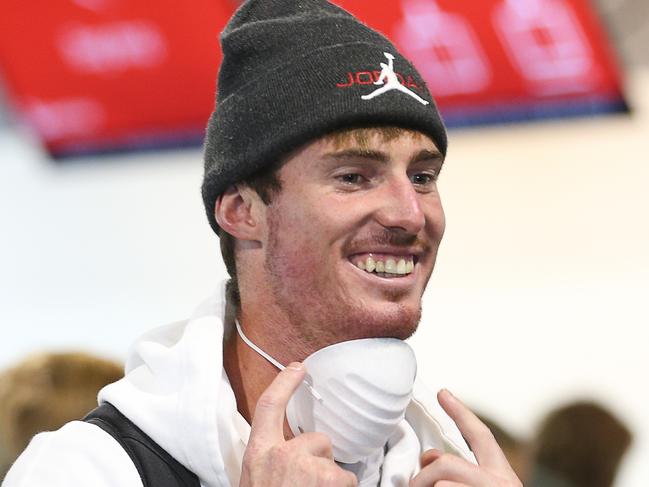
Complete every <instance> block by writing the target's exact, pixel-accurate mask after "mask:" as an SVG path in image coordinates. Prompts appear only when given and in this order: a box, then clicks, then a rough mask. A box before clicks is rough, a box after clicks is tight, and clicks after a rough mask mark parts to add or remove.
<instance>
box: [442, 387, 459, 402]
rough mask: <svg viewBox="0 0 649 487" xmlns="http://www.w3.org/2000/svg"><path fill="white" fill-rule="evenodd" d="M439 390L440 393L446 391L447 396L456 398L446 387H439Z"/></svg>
mask: <svg viewBox="0 0 649 487" xmlns="http://www.w3.org/2000/svg"><path fill="white" fill-rule="evenodd" d="M439 392H440V393H446V394H448V395H449V396H451V397H452V398H453V399H456V397H455V396H454V395H453V393H452V392H451V391H449V390H448V389H446V388H444V389H440V391H439Z"/></svg>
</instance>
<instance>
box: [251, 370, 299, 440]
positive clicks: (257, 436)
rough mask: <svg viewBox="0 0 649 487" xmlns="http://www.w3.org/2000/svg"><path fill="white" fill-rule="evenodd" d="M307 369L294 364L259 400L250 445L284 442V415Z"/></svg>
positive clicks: (280, 374)
mask: <svg viewBox="0 0 649 487" xmlns="http://www.w3.org/2000/svg"><path fill="white" fill-rule="evenodd" d="M305 374H306V369H305V368H304V365H302V364H301V363H299V362H293V363H291V364H290V365H288V367H286V368H285V369H284V370H282V371H281V372H280V373H279V374H277V377H275V379H273V382H271V383H270V385H269V386H268V388H267V389H266V390H265V391H264V392H263V394H262V395H261V396H259V399H258V400H257V406H256V407H255V414H254V416H253V418H252V425H251V430H250V439H249V441H248V443H249V444H252V443H259V442H262V443H271V444H274V443H276V442H278V441H283V440H284V415H285V413H286V405H287V404H288V400H289V399H290V398H291V396H292V395H293V392H295V390H296V389H297V388H298V386H299V385H300V383H301V382H302V380H303V379H304V375H305Z"/></svg>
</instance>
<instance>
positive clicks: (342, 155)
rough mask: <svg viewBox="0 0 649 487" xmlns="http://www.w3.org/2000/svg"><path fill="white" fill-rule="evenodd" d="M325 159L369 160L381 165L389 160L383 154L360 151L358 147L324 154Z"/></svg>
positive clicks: (372, 151)
mask: <svg viewBox="0 0 649 487" xmlns="http://www.w3.org/2000/svg"><path fill="white" fill-rule="evenodd" d="M325 157H327V158H331V159H371V160H373V161H379V162H383V163H387V162H388V161H389V160H390V158H389V156H388V155H387V154H386V153H385V152H381V151H378V150H371V149H361V148H359V147H354V148H351V149H345V150H341V151H336V152H330V153H328V154H326V155H325Z"/></svg>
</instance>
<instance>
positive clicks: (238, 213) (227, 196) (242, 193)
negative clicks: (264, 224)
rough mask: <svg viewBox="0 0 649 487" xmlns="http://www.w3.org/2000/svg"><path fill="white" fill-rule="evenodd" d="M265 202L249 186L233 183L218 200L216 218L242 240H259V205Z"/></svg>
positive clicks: (229, 231)
mask: <svg viewBox="0 0 649 487" xmlns="http://www.w3.org/2000/svg"><path fill="white" fill-rule="evenodd" d="M262 204H263V202H262V201H261V198H259V196H258V195H257V193H255V192H254V191H253V190H252V189H250V188H248V187H247V186H243V185H237V184H233V185H232V186H230V187H229V188H228V189H227V190H226V191H225V192H224V193H222V194H221V196H219V197H218V199H217V200H216V204H215V206H214V218H215V219H216V222H217V223H218V224H219V226H220V227H221V228H222V229H223V230H225V231H226V232H228V233H229V234H230V235H232V236H234V237H236V238H238V239H241V240H259V237H260V235H261V229H260V225H259V223H260V222H259V217H260V212H259V211H258V209H259V206H260V205H262Z"/></svg>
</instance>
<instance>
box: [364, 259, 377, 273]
mask: <svg viewBox="0 0 649 487" xmlns="http://www.w3.org/2000/svg"><path fill="white" fill-rule="evenodd" d="M374 269H376V264H375V262H374V259H372V257H368V258H367V261H366V262H365V270H366V271H367V272H374Z"/></svg>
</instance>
